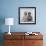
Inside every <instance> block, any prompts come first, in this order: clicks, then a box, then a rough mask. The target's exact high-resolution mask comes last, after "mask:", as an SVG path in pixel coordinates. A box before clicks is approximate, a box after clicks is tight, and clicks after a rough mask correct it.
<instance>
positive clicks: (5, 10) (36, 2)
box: [0, 0, 46, 35]
mask: <svg viewBox="0 0 46 46" xmlns="http://www.w3.org/2000/svg"><path fill="white" fill-rule="evenodd" d="M0 4H1V5H0V6H1V7H0V18H1V19H3V18H6V17H13V18H14V19H15V24H14V26H11V32H14V31H15V32H27V31H29V32H31V31H40V32H43V34H44V35H45V32H46V21H45V20H46V0H0ZM19 7H36V25H31V24H30V25H25V24H24V25H20V24H18V20H19V19H18V16H19V14H18V8H19ZM0 32H8V26H6V25H5V24H0Z"/></svg>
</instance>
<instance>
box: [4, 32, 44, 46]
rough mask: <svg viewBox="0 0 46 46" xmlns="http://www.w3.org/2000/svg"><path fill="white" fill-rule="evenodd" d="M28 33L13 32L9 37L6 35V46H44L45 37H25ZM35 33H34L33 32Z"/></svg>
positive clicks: (39, 34)
mask: <svg viewBox="0 0 46 46" xmlns="http://www.w3.org/2000/svg"><path fill="white" fill-rule="evenodd" d="M25 33H26V32H11V35H8V34H7V32H5V33H4V46H43V35H42V34H41V33H40V32H35V33H37V34H38V35H25ZM33 33H34V32H33Z"/></svg>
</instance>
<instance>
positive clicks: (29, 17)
mask: <svg viewBox="0 0 46 46" xmlns="http://www.w3.org/2000/svg"><path fill="white" fill-rule="evenodd" d="M19 24H36V7H19Z"/></svg>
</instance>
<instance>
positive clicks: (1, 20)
mask: <svg viewBox="0 0 46 46" xmlns="http://www.w3.org/2000/svg"><path fill="white" fill-rule="evenodd" d="M4 23H5V17H4V16H0V46H3V39H4V38H3V34H4V33H3V32H2V25H3V24H4Z"/></svg>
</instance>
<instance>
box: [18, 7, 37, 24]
mask: <svg viewBox="0 0 46 46" xmlns="http://www.w3.org/2000/svg"><path fill="white" fill-rule="evenodd" d="M21 8H29V9H30V8H33V9H35V22H34V23H20V9H21ZM18 10H19V11H18V12H19V24H36V7H19V9H18Z"/></svg>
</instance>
